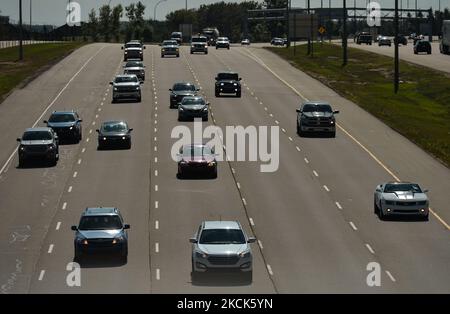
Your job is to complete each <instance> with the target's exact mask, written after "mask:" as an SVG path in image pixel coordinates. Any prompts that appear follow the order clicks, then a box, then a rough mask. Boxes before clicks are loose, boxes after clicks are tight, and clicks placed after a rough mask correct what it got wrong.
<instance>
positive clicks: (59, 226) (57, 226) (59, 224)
mask: <svg viewBox="0 0 450 314" xmlns="http://www.w3.org/2000/svg"><path fill="white" fill-rule="evenodd" d="M59 228H61V221H58V223H57V224H56V230H59Z"/></svg>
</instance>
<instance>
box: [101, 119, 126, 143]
mask: <svg viewBox="0 0 450 314" xmlns="http://www.w3.org/2000/svg"><path fill="white" fill-rule="evenodd" d="M131 131H133V129H131V128H129V127H128V124H127V123H126V122H125V121H106V122H103V123H102V125H101V127H100V129H97V130H96V132H97V133H98V149H103V148H106V147H112V146H120V147H125V148H127V149H130V148H131Z"/></svg>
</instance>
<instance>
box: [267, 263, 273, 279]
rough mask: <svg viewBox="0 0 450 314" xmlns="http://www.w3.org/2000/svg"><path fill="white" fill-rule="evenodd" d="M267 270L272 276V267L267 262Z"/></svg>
mask: <svg viewBox="0 0 450 314" xmlns="http://www.w3.org/2000/svg"><path fill="white" fill-rule="evenodd" d="M267 270H268V272H269V274H270V275H271V276H273V271H272V267H270V265H269V264H267Z"/></svg>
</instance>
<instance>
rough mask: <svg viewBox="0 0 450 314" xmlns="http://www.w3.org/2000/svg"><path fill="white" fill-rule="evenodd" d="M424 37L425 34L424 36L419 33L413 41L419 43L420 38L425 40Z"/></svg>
mask: <svg viewBox="0 0 450 314" xmlns="http://www.w3.org/2000/svg"><path fill="white" fill-rule="evenodd" d="M424 39H425V36H423V35H417V36H416V37H414V38H413V43H414V45H416V43H417V42H418V41H419V40H424Z"/></svg>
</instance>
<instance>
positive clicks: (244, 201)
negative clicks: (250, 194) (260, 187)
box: [242, 198, 247, 206]
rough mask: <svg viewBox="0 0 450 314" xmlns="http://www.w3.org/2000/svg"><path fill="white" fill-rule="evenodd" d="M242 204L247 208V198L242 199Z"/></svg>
mask: <svg viewBox="0 0 450 314" xmlns="http://www.w3.org/2000/svg"><path fill="white" fill-rule="evenodd" d="M242 203H244V205H245V206H247V201H246V200H245V198H242Z"/></svg>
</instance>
